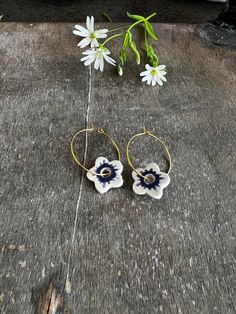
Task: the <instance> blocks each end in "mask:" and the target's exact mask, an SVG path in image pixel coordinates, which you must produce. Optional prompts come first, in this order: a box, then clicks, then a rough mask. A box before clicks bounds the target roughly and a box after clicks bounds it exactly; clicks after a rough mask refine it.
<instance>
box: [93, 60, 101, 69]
mask: <svg viewBox="0 0 236 314" xmlns="http://www.w3.org/2000/svg"><path fill="white" fill-rule="evenodd" d="M99 65H100V59H98V58H96V60H95V63H94V68H95V69H96V70H98V69H99Z"/></svg>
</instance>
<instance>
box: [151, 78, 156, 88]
mask: <svg viewBox="0 0 236 314" xmlns="http://www.w3.org/2000/svg"><path fill="white" fill-rule="evenodd" d="M155 85H156V79H155V78H154V77H153V78H152V86H155Z"/></svg>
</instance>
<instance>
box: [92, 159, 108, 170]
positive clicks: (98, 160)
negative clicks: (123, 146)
mask: <svg viewBox="0 0 236 314" xmlns="http://www.w3.org/2000/svg"><path fill="white" fill-rule="evenodd" d="M105 163H109V161H108V159H107V158H105V157H98V158H97V159H96V161H95V167H96V168H98V167H99V166H101V165H103V164H105Z"/></svg>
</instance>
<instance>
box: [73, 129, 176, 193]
mask: <svg viewBox="0 0 236 314" xmlns="http://www.w3.org/2000/svg"><path fill="white" fill-rule="evenodd" d="M93 131H95V132H98V133H99V134H102V135H104V136H106V137H107V138H108V139H109V140H110V141H111V143H112V144H113V145H114V147H115V149H116V151H117V155H118V160H113V161H108V159H107V158H105V157H98V158H97V159H96V161H95V166H94V167H92V168H91V169H87V168H86V167H85V166H84V165H83V164H82V163H81V162H80V161H79V159H78V157H77V154H76V153H75V149H74V142H75V139H76V138H77V137H78V136H79V135H80V134H81V133H83V132H93ZM140 136H149V137H152V138H154V139H155V140H156V141H157V142H158V143H160V144H161V145H162V147H163V149H164V151H165V154H166V157H167V159H168V165H169V167H168V171H167V172H161V171H160V168H159V166H158V165H157V164H156V163H155V162H152V163H150V164H148V165H147V166H146V167H145V168H135V167H134V165H133V163H132V162H131V159H130V155H129V147H130V144H131V143H132V142H133V140H134V139H136V138H137V137H140ZM71 153H72V156H73V158H74V160H75V162H76V163H77V164H78V165H79V166H80V167H81V168H82V169H84V170H85V171H86V172H87V178H88V179H89V180H91V181H93V182H94V184H95V188H96V189H97V191H98V192H99V193H105V192H107V191H108V190H109V189H111V188H119V187H121V186H122V185H123V178H122V171H123V165H122V163H121V153H120V149H119V147H118V145H117V143H116V142H115V141H114V139H113V138H112V137H111V136H110V135H109V134H107V133H105V132H104V130H103V129H100V128H98V129H95V128H94V127H92V128H90V129H83V130H80V131H78V132H77V133H75V135H74V136H73V138H72V140H71ZM126 158H127V161H128V164H129V165H130V167H131V168H132V170H133V172H132V177H133V179H134V183H133V191H134V192H135V193H136V194H138V195H144V194H148V195H149V196H151V197H153V198H155V199H160V198H161V197H162V194H163V189H164V188H166V187H167V186H168V184H169V183H170V177H169V173H170V170H171V168H172V158H171V155H170V152H169V150H168V148H167V146H166V145H165V143H164V142H163V141H162V140H160V139H159V138H158V137H156V136H155V135H153V134H152V133H151V132H149V131H148V130H147V129H146V128H144V130H143V132H142V133H138V134H135V135H134V136H132V137H131V138H130V140H129V141H128V143H127V146H126Z"/></svg>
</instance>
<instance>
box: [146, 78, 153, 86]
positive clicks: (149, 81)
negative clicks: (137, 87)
mask: <svg viewBox="0 0 236 314" xmlns="http://www.w3.org/2000/svg"><path fill="white" fill-rule="evenodd" d="M151 82H152V78H151V77H149V78H148V80H147V84H148V85H150V84H151Z"/></svg>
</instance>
